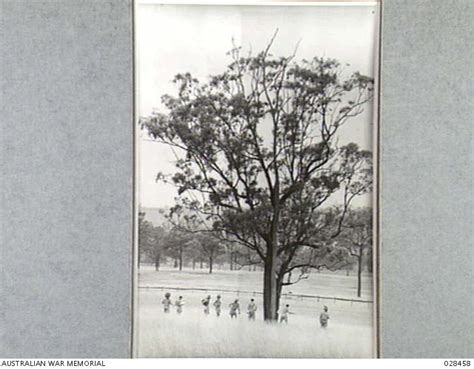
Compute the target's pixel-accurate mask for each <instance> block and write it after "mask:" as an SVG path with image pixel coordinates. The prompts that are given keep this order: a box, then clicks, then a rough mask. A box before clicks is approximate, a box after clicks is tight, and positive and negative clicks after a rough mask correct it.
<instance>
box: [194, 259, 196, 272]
mask: <svg viewBox="0 0 474 369" xmlns="http://www.w3.org/2000/svg"><path fill="white" fill-rule="evenodd" d="M194 269H196V258H193V270H194Z"/></svg>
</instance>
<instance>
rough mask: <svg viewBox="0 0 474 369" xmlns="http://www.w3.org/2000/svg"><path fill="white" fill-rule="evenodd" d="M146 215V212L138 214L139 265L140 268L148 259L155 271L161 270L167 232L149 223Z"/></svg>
mask: <svg viewBox="0 0 474 369" xmlns="http://www.w3.org/2000/svg"><path fill="white" fill-rule="evenodd" d="M145 215H146V214H145V213H144V212H140V213H139V214H138V265H139V267H140V264H141V262H142V261H143V258H148V259H151V260H152V261H153V263H154V265H155V269H156V270H159V269H160V261H161V256H162V253H163V238H164V236H165V231H164V229H163V228H162V227H157V226H154V225H153V223H151V222H149V221H147V220H146V219H145Z"/></svg>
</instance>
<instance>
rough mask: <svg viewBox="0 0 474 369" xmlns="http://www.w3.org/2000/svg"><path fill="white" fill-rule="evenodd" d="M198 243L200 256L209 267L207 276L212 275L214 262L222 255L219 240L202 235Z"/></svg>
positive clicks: (222, 250)
mask: <svg viewBox="0 0 474 369" xmlns="http://www.w3.org/2000/svg"><path fill="white" fill-rule="evenodd" d="M198 243H199V249H200V251H201V255H202V256H203V258H205V260H206V261H207V265H208V266H209V274H212V271H213V267H214V262H215V261H216V259H217V258H218V257H219V256H220V255H222V254H223V253H224V251H225V250H224V247H223V245H222V243H221V241H220V240H219V239H216V238H215V237H213V236H212V235H209V234H204V235H202V236H201V237H199V241H198Z"/></svg>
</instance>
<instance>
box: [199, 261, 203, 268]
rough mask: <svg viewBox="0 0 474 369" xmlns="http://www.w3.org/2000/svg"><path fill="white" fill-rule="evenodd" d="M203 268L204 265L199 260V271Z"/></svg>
mask: <svg viewBox="0 0 474 369" xmlns="http://www.w3.org/2000/svg"><path fill="white" fill-rule="evenodd" d="M202 268H203V265H202V259H200V260H199V269H202Z"/></svg>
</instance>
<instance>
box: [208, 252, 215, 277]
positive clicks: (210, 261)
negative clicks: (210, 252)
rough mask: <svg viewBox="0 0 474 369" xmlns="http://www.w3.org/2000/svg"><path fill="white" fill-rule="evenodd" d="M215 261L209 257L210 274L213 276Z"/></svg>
mask: <svg viewBox="0 0 474 369" xmlns="http://www.w3.org/2000/svg"><path fill="white" fill-rule="evenodd" d="M213 263H214V260H213V258H212V256H209V274H212V266H213Z"/></svg>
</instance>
